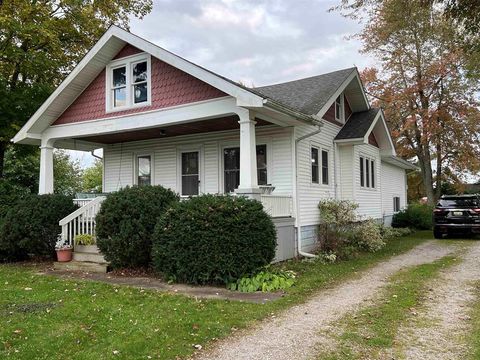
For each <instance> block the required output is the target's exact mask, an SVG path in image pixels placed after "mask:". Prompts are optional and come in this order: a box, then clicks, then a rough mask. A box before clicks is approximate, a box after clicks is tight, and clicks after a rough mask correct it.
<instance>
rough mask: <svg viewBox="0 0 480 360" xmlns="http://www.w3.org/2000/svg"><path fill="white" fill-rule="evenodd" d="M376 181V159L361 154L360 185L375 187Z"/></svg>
mask: <svg viewBox="0 0 480 360" xmlns="http://www.w3.org/2000/svg"><path fill="white" fill-rule="evenodd" d="M375 182H376V178H375V160H373V159H371V158H368V157H366V156H360V186H361V187H365V188H372V189H373V188H375V186H376V184H375Z"/></svg>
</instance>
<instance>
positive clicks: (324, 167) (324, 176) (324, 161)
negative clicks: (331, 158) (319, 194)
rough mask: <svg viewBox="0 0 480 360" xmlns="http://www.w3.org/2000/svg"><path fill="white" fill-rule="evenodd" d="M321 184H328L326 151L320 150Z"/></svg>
mask: <svg viewBox="0 0 480 360" xmlns="http://www.w3.org/2000/svg"><path fill="white" fill-rule="evenodd" d="M322 184H324V185H328V151H325V150H322Z"/></svg>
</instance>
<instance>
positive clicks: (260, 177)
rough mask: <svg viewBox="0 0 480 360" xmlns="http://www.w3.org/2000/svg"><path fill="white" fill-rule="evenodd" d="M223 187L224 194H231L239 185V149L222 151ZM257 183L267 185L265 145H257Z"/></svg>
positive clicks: (230, 148) (233, 148) (227, 148)
mask: <svg viewBox="0 0 480 360" xmlns="http://www.w3.org/2000/svg"><path fill="white" fill-rule="evenodd" d="M223 182H224V184H223V187H224V189H223V190H224V192H225V193H226V194H228V193H232V192H234V191H235V189H237V188H238V186H239V185H240V148H239V147H226V148H224V149H223ZM257 182H258V185H267V183H268V166H267V145H265V144H261V145H257Z"/></svg>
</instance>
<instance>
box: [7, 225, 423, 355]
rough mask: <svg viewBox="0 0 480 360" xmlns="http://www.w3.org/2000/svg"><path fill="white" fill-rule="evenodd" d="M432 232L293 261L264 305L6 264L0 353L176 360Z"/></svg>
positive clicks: (419, 241) (417, 242) (303, 299)
mask: <svg viewBox="0 0 480 360" xmlns="http://www.w3.org/2000/svg"><path fill="white" fill-rule="evenodd" d="M431 238H432V236H431V233H430V232H420V233H417V234H415V235H414V236H410V237H404V238H400V239H397V240H394V241H392V242H390V243H389V245H388V246H387V247H386V248H384V249H383V250H381V251H379V252H377V253H374V254H363V255H361V256H360V257H358V258H356V259H354V260H349V261H343V262H338V263H335V264H330V265H322V264H319V263H316V262H310V261H309V262H304V261H289V262H287V263H285V264H282V265H281V266H282V267H284V268H288V269H291V270H294V271H296V272H297V283H296V285H295V286H294V287H292V288H291V289H289V290H288V291H287V295H286V296H285V297H283V298H282V299H280V300H277V301H275V302H272V303H267V304H265V305H261V304H252V303H240V302H234V301H220V300H195V299H192V298H187V297H184V296H181V295H173V294H166V293H160V292H155V291H148V290H141V289H136V288H130V287H124V286H112V285H108V284H103V283H95V282H88V281H73V280H66V279H59V278H56V277H52V276H44V275H36V274H35V270H34V269H32V268H29V267H25V266H15V265H1V266H0V319H1V320H0V341H1V344H0V358H11V359H64V358H69V359H94V358H95V359H109V358H118V359H122V358H123V359H132V358H135V359H142V358H143V359H149V358H152V359H175V358H176V357H184V356H187V355H189V354H191V353H192V352H193V351H194V347H193V345H194V344H200V345H202V346H205V345H207V346H208V344H210V343H211V341H212V340H214V339H218V338H221V337H224V336H227V335H228V334H230V333H231V332H232V331H234V329H236V328H237V329H238V328H243V327H245V326H248V325H249V324H251V323H252V322H254V321H255V320H258V319H262V318H265V317H266V316H268V315H270V314H272V313H276V312H278V311H281V310H284V309H285V308H287V307H289V306H291V305H293V304H297V303H300V302H302V301H305V300H306V299H307V298H308V297H309V296H310V295H311V294H312V293H314V292H315V291H317V290H319V289H322V288H324V287H326V286H330V285H333V284H334V283H336V282H339V281H342V280H344V279H346V278H348V277H351V276H355V274H356V273H357V272H359V271H361V270H365V269H366V268H368V267H370V266H373V265H374V264H376V263H377V262H379V261H381V260H384V259H386V258H389V257H391V256H393V255H396V254H399V253H402V252H405V251H407V250H409V249H411V248H413V247H414V246H416V245H418V244H420V243H421V242H423V241H425V240H427V239H431Z"/></svg>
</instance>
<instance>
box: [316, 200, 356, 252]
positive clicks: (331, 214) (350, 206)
mask: <svg viewBox="0 0 480 360" xmlns="http://www.w3.org/2000/svg"><path fill="white" fill-rule="evenodd" d="M318 208H319V210H320V225H319V229H318V234H319V236H320V247H321V251H322V252H326V253H329V254H332V253H333V254H335V255H336V256H337V257H339V258H346V257H349V254H350V251H349V250H350V249H349V246H351V244H350V243H349V242H350V239H351V232H352V228H353V227H354V224H355V222H356V221H357V215H356V213H355V210H356V209H357V208H358V205H357V204H356V203H354V202H351V201H347V200H335V199H328V200H321V201H320V202H319V203H318ZM344 251H346V252H348V254H347V253H345V254H344Z"/></svg>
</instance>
